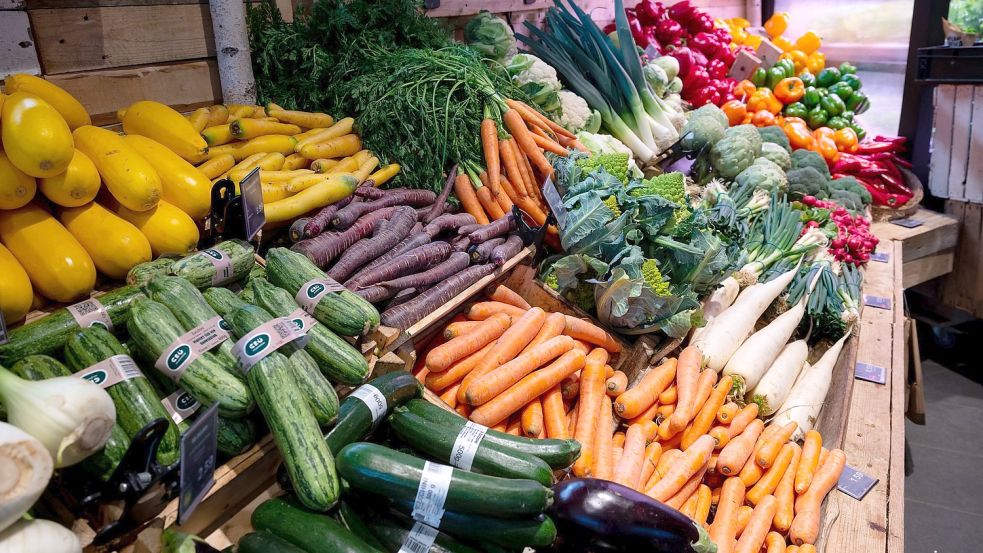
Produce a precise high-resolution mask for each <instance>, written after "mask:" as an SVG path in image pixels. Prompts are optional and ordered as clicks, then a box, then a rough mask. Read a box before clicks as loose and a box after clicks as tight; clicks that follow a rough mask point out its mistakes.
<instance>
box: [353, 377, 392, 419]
mask: <svg viewBox="0 0 983 553" xmlns="http://www.w3.org/2000/svg"><path fill="white" fill-rule="evenodd" d="M351 397H353V398H356V399H359V400H361V401H362V403H364V404H365V406H366V407H368V408H369V411H370V412H371V413H372V426H373V427H374V426H375V425H377V424H379V421H381V420H382V417H385V416H386V410H387V409H388V408H389V406H388V405H387V404H386V396H384V395H383V394H382V392H380V391H379V389H378V388H376V387H375V386H373V385H371V384H362V385H361V386H359V387H358V389H356V390H355V391H354V392H352V395H351Z"/></svg>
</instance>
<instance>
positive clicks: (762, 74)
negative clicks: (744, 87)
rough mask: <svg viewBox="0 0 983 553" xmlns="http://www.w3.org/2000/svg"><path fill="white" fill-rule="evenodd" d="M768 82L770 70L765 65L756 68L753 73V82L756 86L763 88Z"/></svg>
mask: <svg viewBox="0 0 983 553" xmlns="http://www.w3.org/2000/svg"><path fill="white" fill-rule="evenodd" d="M767 82H768V70H767V69H765V68H763V67H759V68H757V69H755V70H754V74H753V75H751V83H752V84H754V86H756V87H758V88H761V87H763V86H765V83H767Z"/></svg>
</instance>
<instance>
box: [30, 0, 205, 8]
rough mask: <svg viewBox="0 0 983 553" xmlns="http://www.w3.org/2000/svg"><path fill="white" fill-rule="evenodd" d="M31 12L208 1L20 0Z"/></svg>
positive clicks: (202, 0)
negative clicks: (49, 9) (48, 9)
mask: <svg viewBox="0 0 983 553" xmlns="http://www.w3.org/2000/svg"><path fill="white" fill-rule="evenodd" d="M20 1H21V3H22V4H27V9H29V10H40V9H47V8H51V9H56V8H61V9H68V8H110V7H120V6H174V5H179V4H207V3H208V0H20Z"/></svg>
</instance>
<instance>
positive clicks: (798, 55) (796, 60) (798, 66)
mask: <svg viewBox="0 0 983 553" xmlns="http://www.w3.org/2000/svg"><path fill="white" fill-rule="evenodd" d="M786 54H788V57H789V59H790V60H792V63H793V64H795V74H796V75H798V74H799V73H801V72H802V70H803V69H805V68H806V66H807V65H808V64H809V56H808V55H807V54H806V53H805V52H803V51H802V50H789V51H788V52H786ZM783 55H784V54H783Z"/></svg>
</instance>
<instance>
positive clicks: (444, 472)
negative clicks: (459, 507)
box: [413, 461, 454, 527]
mask: <svg viewBox="0 0 983 553" xmlns="http://www.w3.org/2000/svg"><path fill="white" fill-rule="evenodd" d="M453 473H454V469H453V468H452V467H450V466H448V465H441V464H439V463H431V462H430V461H426V462H425V463H424V465H423V475H422V476H421V477H420V487H419V488H417V489H416V499H414V500H413V520H416V521H419V522H422V523H424V524H429V525H430V526H435V527H439V526H440V519H441V518H443V516H444V502H445V501H446V500H447V490H448V489H450V486H451V475H452V474H453Z"/></svg>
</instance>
